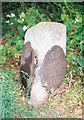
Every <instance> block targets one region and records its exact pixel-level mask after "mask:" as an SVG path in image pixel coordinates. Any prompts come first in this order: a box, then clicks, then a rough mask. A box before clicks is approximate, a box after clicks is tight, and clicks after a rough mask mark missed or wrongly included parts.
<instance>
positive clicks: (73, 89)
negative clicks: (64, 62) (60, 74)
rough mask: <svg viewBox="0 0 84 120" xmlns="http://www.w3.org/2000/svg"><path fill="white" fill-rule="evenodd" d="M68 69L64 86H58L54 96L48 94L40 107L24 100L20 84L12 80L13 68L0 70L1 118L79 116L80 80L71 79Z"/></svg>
mask: <svg viewBox="0 0 84 120" xmlns="http://www.w3.org/2000/svg"><path fill="white" fill-rule="evenodd" d="M68 68H69V67H68ZM67 70H68V69H67ZM70 70H72V69H71V68H70ZM70 70H69V72H68V73H67V74H68V76H67V75H66V77H65V87H64V88H59V89H58V90H57V93H56V95H55V96H53V95H50V97H49V99H48V101H46V104H44V105H41V106H40V107H31V106H30V105H29V104H28V103H27V102H25V100H24V97H23V95H22V93H21V91H20V87H21V84H20V82H16V81H15V80H14V78H15V77H16V73H14V72H13V70H10V69H5V70H2V71H1V72H0V86H2V87H1V94H2V96H1V100H0V101H2V111H1V115H0V116H1V118H38V117H40V118H62V117H63V118H81V117H82V102H83V99H82V86H81V85H80V80H79V81H76V80H75V78H74V80H73V79H72V78H73V77H72V75H71V72H70ZM70 75H71V76H70ZM66 78H67V81H66ZM76 78H77V76H76ZM78 78H79V76H78ZM67 83H68V84H67ZM63 84H64V83H63ZM66 84H67V85H66Z"/></svg>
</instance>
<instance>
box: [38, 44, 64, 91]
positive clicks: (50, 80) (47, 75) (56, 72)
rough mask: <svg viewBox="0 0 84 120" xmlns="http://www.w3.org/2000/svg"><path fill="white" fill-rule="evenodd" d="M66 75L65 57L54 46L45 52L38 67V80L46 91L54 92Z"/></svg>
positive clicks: (60, 49)
mask: <svg viewBox="0 0 84 120" xmlns="http://www.w3.org/2000/svg"><path fill="white" fill-rule="evenodd" d="M65 73H66V57H65V54H64V52H63V50H62V48H61V47H59V46H57V45H55V46H53V47H52V48H51V50H49V51H48V52H47V54H46V55H45V58H44V60H43V64H42V65H41V67H40V74H39V75H40V78H41V82H42V84H43V85H46V87H47V89H48V90H51V89H53V90H56V89H57V88H58V87H59V86H60V85H61V83H62V80H63V79H64V76H65Z"/></svg>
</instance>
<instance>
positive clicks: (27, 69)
mask: <svg viewBox="0 0 84 120" xmlns="http://www.w3.org/2000/svg"><path fill="white" fill-rule="evenodd" d="M34 59H35V56H34V51H33V49H32V47H31V43H30V42H27V43H26V44H25V45H24V48H23V51H22V56H21V63H20V76H21V82H22V85H23V86H24V87H25V88H27V78H29V77H30V79H33V78H34V71H35V63H34Z"/></svg>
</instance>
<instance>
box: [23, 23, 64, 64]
mask: <svg viewBox="0 0 84 120" xmlns="http://www.w3.org/2000/svg"><path fill="white" fill-rule="evenodd" d="M28 41H30V42H31V46H32V48H33V49H34V50H36V51H37V54H38V64H41V63H42V62H43V59H44V57H45V55H46V53H47V51H48V50H50V49H51V47H52V46H54V45H59V46H60V47H61V48H62V49H63V50H64V53H65V54H66V26H65V25H64V24H61V23H56V22H41V23H38V24H37V25H35V26H33V27H31V28H29V29H28V30H27V32H26V34H25V43H26V42H28Z"/></svg>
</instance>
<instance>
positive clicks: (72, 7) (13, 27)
mask: <svg viewBox="0 0 84 120" xmlns="http://www.w3.org/2000/svg"><path fill="white" fill-rule="evenodd" d="M83 12H84V11H83V5H82V3H68V2H67V3H66V2H65V3H61V2H60V3H59V2H57V3H56V2H51V3H47V2H45V3H38V2H37V3H19V2H18V3H14V2H11V3H10V2H9V3H7V2H3V3H2V16H3V17H2V35H3V40H2V45H1V47H0V49H1V51H0V67H1V70H0V86H1V90H0V92H1V102H2V106H1V107H2V111H1V115H0V117H1V118H26V117H27V118H28V117H36V116H37V117H38V116H39V117H49V114H50V113H51V114H50V115H51V117H72V118H73V117H75V118H76V117H82V115H81V113H80V112H79V111H81V109H82V103H83V99H82V85H83V77H84V75H83V72H82V71H83V68H84V58H83V52H84V40H83V38H84V35H83V32H84V30H83V27H84V24H83V22H82V19H83V17H82V16H83ZM43 21H52V22H61V23H63V24H65V25H66V27H67V43H66V44H67V47H66V49H67V56H66V57H67V73H66V76H65V79H64V82H65V83H68V87H66V88H65V89H64V90H65V93H64V92H63V91H61V92H60V93H59V94H58V95H57V96H56V99H57V100H58V101H56V99H55V97H53V96H51V97H50V99H49V101H48V102H47V104H46V106H42V107H41V108H38V109H37V108H32V107H30V106H29V105H28V104H27V103H26V102H25V101H24V100H23V99H22V98H23V96H21V93H20V92H19V91H20V86H21V85H20V82H19V61H20V57H21V53H22V49H23V43H24V41H23V38H24V34H25V31H26V30H27V29H28V28H30V27H32V26H34V25H35V24H37V23H39V22H43ZM16 80H17V81H16ZM55 101H56V102H57V103H58V105H57V104H56V102H55ZM59 101H60V102H59ZM65 101H66V102H65ZM62 103H63V105H62ZM59 104H61V105H59ZM60 106H61V108H60ZM67 106H68V107H67ZM44 107H45V111H44ZM75 108H76V110H75ZM72 109H73V110H72ZM78 109H79V111H78ZM60 110H63V111H64V112H63V113H62V114H61V115H60V114H57V113H55V112H54V111H58V113H60ZM70 110H72V112H70ZM66 111H67V112H66ZM73 111H74V115H73V114H72V113H73ZM52 115H53V116H52Z"/></svg>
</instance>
